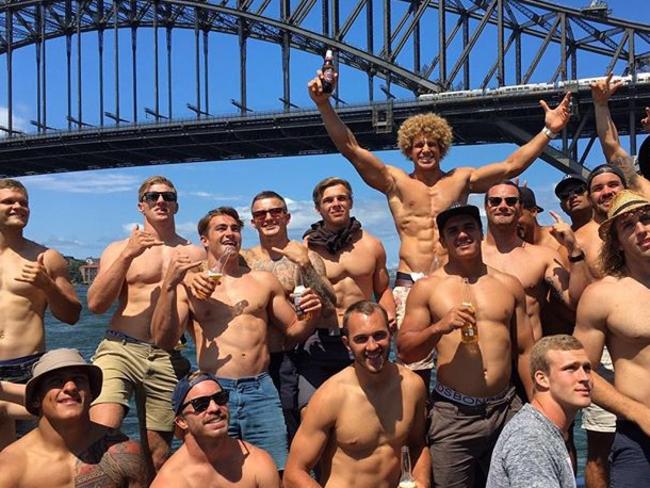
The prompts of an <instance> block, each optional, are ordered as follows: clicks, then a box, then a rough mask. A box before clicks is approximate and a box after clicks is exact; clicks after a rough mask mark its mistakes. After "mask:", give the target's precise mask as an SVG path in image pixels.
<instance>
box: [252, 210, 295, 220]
mask: <svg viewBox="0 0 650 488" xmlns="http://www.w3.org/2000/svg"><path fill="white" fill-rule="evenodd" d="M286 211H287V210H286V209H284V208H281V207H276V208H269V209H268V210H256V211H255V212H252V213H251V214H252V215H253V218H254V219H255V220H261V219H263V218H264V217H266V214H267V213H270V214H271V217H279V216H280V215H282V214H284V213H285V212H286Z"/></svg>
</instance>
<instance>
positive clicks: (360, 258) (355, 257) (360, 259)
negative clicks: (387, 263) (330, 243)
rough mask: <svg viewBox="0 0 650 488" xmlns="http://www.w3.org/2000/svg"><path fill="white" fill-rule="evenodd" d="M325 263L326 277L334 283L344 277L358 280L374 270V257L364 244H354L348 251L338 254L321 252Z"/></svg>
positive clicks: (370, 274) (369, 274)
mask: <svg viewBox="0 0 650 488" xmlns="http://www.w3.org/2000/svg"><path fill="white" fill-rule="evenodd" d="M321 257H322V258H323V262H324V263H325V272H326V274H327V278H328V279H329V280H330V282H332V284H336V283H337V282H339V281H341V280H343V279H345V278H352V279H353V280H355V281H358V280H360V279H363V278H367V277H369V276H372V274H373V273H374V272H375V265H376V257H375V256H374V255H373V254H372V252H370V250H369V249H367V248H366V246H365V245H359V246H355V247H354V248H353V249H351V250H349V251H343V252H341V253H339V254H338V255H336V256H334V255H330V254H321Z"/></svg>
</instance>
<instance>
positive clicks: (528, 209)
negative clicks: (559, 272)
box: [517, 186, 569, 268]
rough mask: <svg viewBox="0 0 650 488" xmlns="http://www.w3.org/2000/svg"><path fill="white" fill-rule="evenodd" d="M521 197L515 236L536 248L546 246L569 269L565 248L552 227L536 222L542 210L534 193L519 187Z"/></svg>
mask: <svg viewBox="0 0 650 488" xmlns="http://www.w3.org/2000/svg"><path fill="white" fill-rule="evenodd" d="M519 194H520V197H521V202H520V209H521V212H520V213H519V219H518V220H517V234H518V235H519V237H521V238H522V239H523V240H524V241H526V242H528V243H530V244H535V245H536V246H546V247H548V248H550V249H553V250H554V251H557V252H558V253H559V254H560V256H561V257H562V265H563V266H564V267H565V268H568V267H569V261H568V260H567V256H566V247H564V246H563V245H562V244H561V243H560V242H559V241H558V240H557V239H556V238H555V236H554V235H553V227H552V226H541V225H539V222H538V221H537V216H538V215H539V214H541V213H542V212H543V211H544V209H543V208H542V207H540V206H539V205H537V198H536V197H535V192H534V191H533V190H531V189H530V188H528V187H527V186H520V187H519Z"/></svg>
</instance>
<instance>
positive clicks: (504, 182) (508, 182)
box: [483, 180, 521, 205]
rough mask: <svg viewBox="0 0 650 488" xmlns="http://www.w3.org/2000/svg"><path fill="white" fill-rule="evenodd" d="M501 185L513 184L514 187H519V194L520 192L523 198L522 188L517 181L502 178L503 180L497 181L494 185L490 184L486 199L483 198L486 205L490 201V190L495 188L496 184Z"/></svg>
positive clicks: (519, 194)
mask: <svg viewBox="0 0 650 488" xmlns="http://www.w3.org/2000/svg"><path fill="white" fill-rule="evenodd" d="M500 185H510V186H512V187H513V188H516V189H517V194H518V196H519V200H521V189H520V188H519V185H517V183H515V182H514V181H512V180H501V181H499V182H498V183H495V184H494V185H490V188H488V189H487V191H486V192H485V198H484V200H483V204H484V205H487V202H488V193H490V190H491V189H492V188H494V187H495V186H500Z"/></svg>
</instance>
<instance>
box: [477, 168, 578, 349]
mask: <svg viewBox="0 0 650 488" xmlns="http://www.w3.org/2000/svg"><path fill="white" fill-rule="evenodd" d="M485 213H486V214H487V220H488V235H487V237H486V239H485V241H484V242H483V255H484V256H485V263H486V264H488V265H490V266H492V267H494V268H496V269H498V270H499V271H502V272H504V273H509V274H511V275H513V276H514V277H515V278H517V279H518V280H519V281H520V282H521V284H522V285H523V287H524V290H525V291H526V311H527V313H528V317H529V319H530V321H531V326H532V327H533V333H534V337H535V339H536V340H537V339H539V338H540V337H541V336H542V335H543V324H542V323H541V320H540V305H541V304H542V303H543V302H544V301H545V299H546V296H547V294H548V293H549V292H550V293H555V295H556V296H557V298H558V299H559V300H561V302H562V303H563V304H564V305H565V306H567V307H569V308H571V309H574V308H575V305H574V303H573V302H572V295H573V296H577V295H578V294H579V292H581V291H582V289H583V288H584V286H585V285H586V282H587V278H586V274H587V273H586V270H585V269H579V268H578V269H576V267H581V268H585V266H584V262H583V261H584V253H583V252H582V250H581V249H580V247H579V246H578V245H577V244H576V242H575V237H574V235H573V231H572V230H571V228H570V227H569V225H568V224H566V223H565V222H563V221H562V219H561V218H560V217H559V216H558V215H557V214H555V213H552V214H551V215H552V216H553V218H554V219H555V224H554V225H553V227H552V229H551V231H550V233H551V234H552V235H553V236H554V237H555V238H556V239H557V240H558V242H560V243H562V244H563V245H564V246H565V247H566V248H567V254H568V260H569V261H570V262H571V263H572V264H575V265H576V266H572V267H571V271H572V273H571V274H570V275H569V272H568V270H567V269H566V268H565V267H564V266H563V265H562V257H561V256H560V254H559V253H558V252H557V251H554V250H553V249H551V248H549V247H545V246H538V245H535V244H529V243H527V242H525V241H524V240H522V239H521V238H520V237H519V236H518V235H517V221H518V219H519V215H520V214H521V195H520V190H519V187H518V186H517V185H515V184H514V183H513V182H511V181H504V182H501V183H497V184H496V185H493V186H492V187H491V188H489V189H488V191H487V193H486V195H485ZM574 271H578V272H574ZM547 333H548V332H547Z"/></svg>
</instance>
